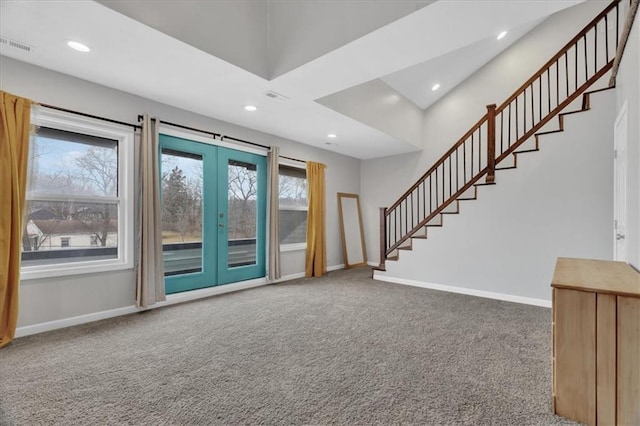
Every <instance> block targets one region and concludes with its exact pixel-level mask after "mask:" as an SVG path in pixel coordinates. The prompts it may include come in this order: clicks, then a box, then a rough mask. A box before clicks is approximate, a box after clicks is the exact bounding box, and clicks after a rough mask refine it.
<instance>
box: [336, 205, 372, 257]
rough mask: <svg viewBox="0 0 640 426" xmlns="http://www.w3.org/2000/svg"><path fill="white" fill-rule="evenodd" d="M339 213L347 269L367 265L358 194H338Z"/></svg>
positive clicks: (343, 254)
mask: <svg viewBox="0 0 640 426" xmlns="http://www.w3.org/2000/svg"><path fill="white" fill-rule="evenodd" d="M338 213H339V219H340V232H341V236H342V256H343V257H344V266H345V268H355V267H357V266H364V265H366V264H367V250H366V247H365V245H364V230H363V226H362V213H361V212H360V199H359V197H358V194H347V193H344V192H338Z"/></svg>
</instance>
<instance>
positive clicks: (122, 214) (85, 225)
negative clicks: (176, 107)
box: [22, 108, 133, 279]
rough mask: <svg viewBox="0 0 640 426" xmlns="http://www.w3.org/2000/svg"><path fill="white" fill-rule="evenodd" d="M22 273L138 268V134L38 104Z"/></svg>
mask: <svg viewBox="0 0 640 426" xmlns="http://www.w3.org/2000/svg"><path fill="white" fill-rule="evenodd" d="M32 123H33V124H34V125H35V126H36V129H37V130H36V132H35V133H34V134H33V135H32V137H31V143H30V147H29V168H28V180H27V193H26V213H25V214H26V216H25V229H24V233H25V237H27V238H23V240H22V241H23V243H22V268H23V269H22V277H23V278H26V279H28V278H41V277H50V276H56V275H68V274H74V273H87V272H98V271H104V270H110V269H122V268H126V267H131V265H132V262H131V252H132V250H133V232H131V231H132V228H131V227H132V225H133V205H132V203H131V198H130V196H131V195H130V194H132V192H133V191H132V189H133V182H132V177H133V173H132V170H130V168H131V167H132V159H133V134H132V133H133V132H132V130H129V129H126V128H124V127H122V126H119V125H113V124H110V123H107V122H103V121H100V120H94V119H89V118H84V117H81V116H78V115H74V114H68V113H62V112H58V111H53V110H49V109H46V108H34V111H33V114H32Z"/></svg>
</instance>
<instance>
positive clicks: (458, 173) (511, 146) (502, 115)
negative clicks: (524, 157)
mask: <svg viewBox="0 0 640 426" xmlns="http://www.w3.org/2000/svg"><path fill="white" fill-rule="evenodd" d="M628 3H629V2H628V1H626V0H614V1H613V2H612V3H610V4H609V5H608V6H607V7H606V8H605V9H604V10H603V11H602V12H601V13H600V14H599V15H598V16H596V17H595V18H594V19H593V20H592V21H591V22H590V23H589V24H588V25H587V26H586V27H585V28H584V29H583V30H582V31H580V32H579V33H578V34H577V35H576V36H575V37H574V38H573V39H572V40H571V41H569V42H568V43H567V44H566V45H565V46H564V47H563V48H562V49H561V50H560V51H559V52H558V53H557V54H556V55H554V56H553V57H552V58H551V59H550V60H549V61H548V62H547V63H546V64H545V65H543V66H542V67H541V68H540V70H539V71H538V72H536V73H535V74H534V75H533V76H532V77H531V78H530V79H529V80H527V81H526V82H525V83H524V84H523V85H522V86H521V87H520V88H519V89H518V90H516V91H515V92H514V93H513V95H511V96H510V97H509V98H508V99H507V100H506V101H504V102H503V103H502V104H501V105H499V106H497V105H495V104H494V105H488V106H487V113H486V114H485V115H484V116H483V117H482V118H480V120H478V122H477V123H476V124H475V125H474V126H472V127H471V129H469V131H467V132H466V133H465V134H464V135H463V136H462V137H461V138H460V139H459V140H458V141H457V142H456V143H454V144H453V146H452V147H451V148H450V149H449V150H448V151H447V152H446V153H445V154H444V155H443V156H442V157H441V158H440V159H439V160H438V161H436V163H435V164H433V166H431V167H430V168H429V169H428V170H427V172H426V173H425V174H424V175H422V177H421V178H420V179H418V181H417V182H416V183H414V184H413V185H412V186H411V187H410V188H409V189H408V190H407V191H406V192H405V193H404V194H403V195H402V196H401V197H400V198H399V199H398V200H397V201H396V202H395V203H393V204H392V205H391V206H390V207H388V208H381V209H380V264H379V266H378V267H377V268H375V269H377V270H382V271H384V270H386V268H385V264H386V262H387V261H389V260H391V261H397V260H398V259H399V256H400V252H401V251H402V250H411V249H412V245H413V240H414V239H417V238H420V239H424V238H427V231H428V229H429V227H434V226H436V227H440V226H442V225H443V216H444V215H447V214H458V212H459V202H460V201H463V200H474V199H476V198H477V191H478V189H477V188H478V187H479V186H482V185H494V184H495V183H496V182H495V172H496V170H506V169H514V168H516V167H517V165H518V164H517V161H518V155H520V154H524V153H528V152H535V151H538V150H539V144H538V137H539V136H541V135H544V134H549V133H555V132H561V131H563V122H564V116H565V115H567V114H571V113H573V112H579V111H582V110H586V109H588V108H589V99H590V97H589V93H588V92H587V89H589V88H592V89H593V85H594V84H595V83H596V82H598V81H599V80H601V79H602V77H603V76H604V75H605V74H606V73H607V72H608V71H610V70H611V68H612V67H613V65H614V61H615V59H616V52H617V50H618V45H619V43H620V41H621V35H622V29H623V28H622V27H623V24H624V18H625V15H626V9H627V7H628ZM592 91H594V90H592ZM580 96H582V102H581V105H580V109H579V110H578V111H572V112H564V113H563V111H565V110H567V109H568V107H569V106H570V105H573V104H575V103H576V102H579V99H580V98H579V97H580ZM555 117H557V118H558V121H559V128H558V129H553V130H547V128H548V126H547V124H548V123H550V121H551V120H552V119H553V118H555Z"/></svg>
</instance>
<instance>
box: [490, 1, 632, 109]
mask: <svg viewBox="0 0 640 426" xmlns="http://www.w3.org/2000/svg"><path fill="white" fill-rule="evenodd" d="M620 1H621V0H613V1H612V2H611V3H610V4H609V6H607V7H606V8H605V9H604V10H603V11H602V12H600V13H599V14H598V16H596V17H595V18H593V19H592V20H591V21H590V22H589V23H588V24H587V25H586V26H585V27H584V28H583V29H582V30H581V31H580V32H579V33H578V34H577V35H576V36H575V37H574V38H572V39H571V41H570V42H568V43H567V44H565V45H564V47H563V48H562V49H560V51H558V53H556V54H555V55H554V56H553V57H552V58H551V59H549V60H548V61H547V63H545V64H544V65H543V66H542V67H541V68H540V69H539V70H538V72H536V73H535V74H534V75H533V76H531V78H530V79H529V80H527V81H526V82H525V83H524V84H523V85H522V86H520V88H518V90H516V91H515V92H513V94H512V95H511V96H509V97H508V98H507V100H506V101H504V102H503V103H502V104H501V105H500V106H499V107H498V108H497V109H496V114H498V113H500V112H502V111H503V110H504V109H505V108H506V107H507V106H508V105H509V104H510V103H511V102H513V100H514V99H516V98H517V97H518V96H520V95H521V94H522V93H523V92H524V91H525V90H526V89H527V88H528V87H529V86H531V83H533V82H534V81H536V80H537V79H539V78H540V76H541V75H543V74H544V73H545V72H546V71H547V69H548V68H549V67H550V66H551V65H553V64H554V63H556V62H557V61H558V59H560V58H561V57H563V56H564V54H565V53H567V52H568V51H569V49H571V48H572V47H573V46H574V45H575V44H576V42H577V41H578V40H580V39H581V38H583V37H584V36H585V35H586V34H587V33H588V32H589V31H590V30H591V29H593V27H594V25H595V24H597V23H598V22H599V21H600V20H601V19H602V18H604V17H605V15H607V14H608V13H609V12H610V11H611V9H613V8H614V7H618V3H620Z"/></svg>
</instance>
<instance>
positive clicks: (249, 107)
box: [244, 105, 258, 111]
mask: <svg viewBox="0 0 640 426" xmlns="http://www.w3.org/2000/svg"><path fill="white" fill-rule="evenodd" d="M244 109H245V110H246V111H255V110H257V109H258V107H257V106H255V105H245V106H244Z"/></svg>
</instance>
